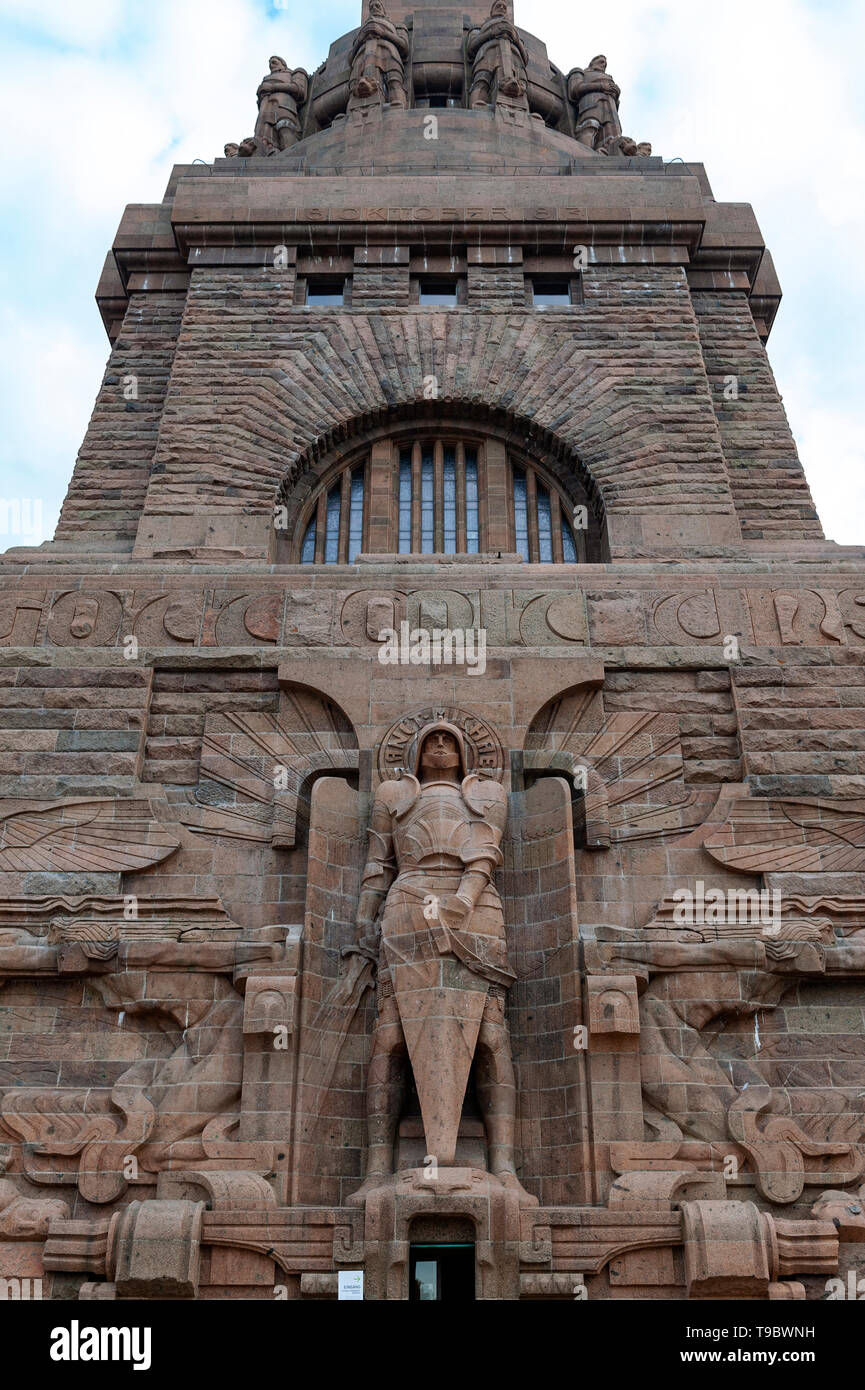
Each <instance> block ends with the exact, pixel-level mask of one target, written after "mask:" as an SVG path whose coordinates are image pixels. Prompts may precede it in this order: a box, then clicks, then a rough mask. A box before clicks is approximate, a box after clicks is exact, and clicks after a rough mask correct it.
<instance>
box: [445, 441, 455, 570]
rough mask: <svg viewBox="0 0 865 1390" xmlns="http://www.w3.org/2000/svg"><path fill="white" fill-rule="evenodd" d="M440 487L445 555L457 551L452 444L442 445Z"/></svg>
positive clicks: (453, 553)
mask: <svg viewBox="0 0 865 1390" xmlns="http://www.w3.org/2000/svg"><path fill="white" fill-rule="evenodd" d="M442 487H443V492H444V509H443V512H444V524H443V532H444V536H443V542H444V543H443V546H442V549H443V550H444V553H445V555H456V553H457V460H456V450H455V448H454V446H453V444H446V445H445V447H444V460H443V464H442Z"/></svg>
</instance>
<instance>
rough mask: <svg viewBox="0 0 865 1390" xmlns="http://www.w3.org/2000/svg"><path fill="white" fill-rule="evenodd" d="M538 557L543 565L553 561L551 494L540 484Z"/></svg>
mask: <svg viewBox="0 0 865 1390" xmlns="http://www.w3.org/2000/svg"><path fill="white" fill-rule="evenodd" d="M537 496H538V559H539V560H540V563H541V564H542V565H551V564H552V563H553V519H552V513H551V510H550V494H549V493H548V492H547V489H546V488H545V487H541V486H540V484H538V487H537Z"/></svg>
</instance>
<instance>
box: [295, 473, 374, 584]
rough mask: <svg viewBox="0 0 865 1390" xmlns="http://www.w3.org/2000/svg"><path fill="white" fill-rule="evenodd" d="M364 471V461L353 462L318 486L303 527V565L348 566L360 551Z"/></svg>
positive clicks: (365, 490) (363, 510)
mask: <svg viewBox="0 0 865 1390" xmlns="http://www.w3.org/2000/svg"><path fill="white" fill-rule="evenodd" d="M366 474H367V464H366V462H364V463H361V464H356V465H355V466H354V467H353V468H344V469H343V470H342V472H341V473H339V474H338V475H337V477H336V479H335V480H332V481H331V482H329V483H328V485H327V486H326V487H323V488H321V490H320V491H319V493H318V495H317V496H316V498H315V501H314V502H313V505H312V508H311V509H309V512H308V519H307V521H306V524H305V526H304V528H303V541H302V542H301V547H300V563H301V564H302V565H350V564H352V562H353V561H354V558H355V556H356V555H359V554H360V552H361V551H362V550H363V546H364V519H365V515H366V492H367V487H366Z"/></svg>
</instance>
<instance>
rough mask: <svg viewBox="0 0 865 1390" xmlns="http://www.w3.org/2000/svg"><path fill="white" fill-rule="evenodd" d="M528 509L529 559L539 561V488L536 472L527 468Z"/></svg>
mask: <svg viewBox="0 0 865 1390" xmlns="http://www.w3.org/2000/svg"><path fill="white" fill-rule="evenodd" d="M526 511H527V512H528V517H529V552H530V553H529V560H530V561H531V563H532V564H533V565H536V564H537V563H538V488H537V482H536V480H535V475H534V472H533V470H532V469H531V468H527V469H526Z"/></svg>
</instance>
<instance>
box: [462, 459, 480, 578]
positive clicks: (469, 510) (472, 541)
mask: <svg viewBox="0 0 865 1390" xmlns="http://www.w3.org/2000/svg"><path fill="white" fill-rule="evenodd" d="M465 475H466V493H465V496H466V553H467V554H468V555H477V554H478V551H479V550H480V509H479V504H478V451H477V449H466V451H465Z"/></svg>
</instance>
